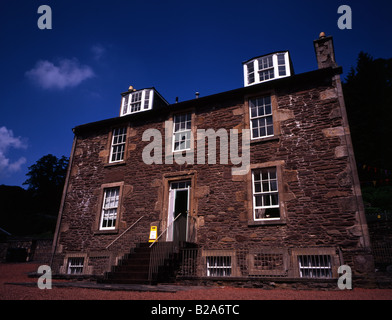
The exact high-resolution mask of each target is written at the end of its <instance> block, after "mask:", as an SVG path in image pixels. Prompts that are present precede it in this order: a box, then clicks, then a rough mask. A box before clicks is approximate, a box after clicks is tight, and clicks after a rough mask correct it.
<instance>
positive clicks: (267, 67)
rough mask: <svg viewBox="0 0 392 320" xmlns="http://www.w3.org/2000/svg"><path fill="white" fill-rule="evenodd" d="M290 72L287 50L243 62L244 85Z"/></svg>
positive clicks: (285, 75)
mask: <svg viewBox="0 0 392 320" xmlns="http://www.w3.org/2000/svg"><path fill="white" fill-rule="evenodd" d="M291 73H292V72H291V64H290V58H289V53H288V51H283V52H276V53H273V54H269V55H266V56H261V57H256V58H253V59H251V60H248V61H246V62H244V84H245V86H250V85H253V84H257V83H260V82H264V81H268V80H273V79H278V78H282V77H287V76H290V75H291Z"/></svg>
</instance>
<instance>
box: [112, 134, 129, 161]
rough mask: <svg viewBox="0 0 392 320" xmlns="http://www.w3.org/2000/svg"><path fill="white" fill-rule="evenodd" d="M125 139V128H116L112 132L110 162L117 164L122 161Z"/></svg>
mask: <svg viewBox="0 0 392 320" xmlns="http://www.w3.org/2000/svg"><path fill="white" fill-rule="evenodd" d="M126 138H127V128H126V127H124V128H116V129H114V130H113V136H112V148H111V153H110V162H118V161H122V160H124V152H125V143H126Z"/></svg>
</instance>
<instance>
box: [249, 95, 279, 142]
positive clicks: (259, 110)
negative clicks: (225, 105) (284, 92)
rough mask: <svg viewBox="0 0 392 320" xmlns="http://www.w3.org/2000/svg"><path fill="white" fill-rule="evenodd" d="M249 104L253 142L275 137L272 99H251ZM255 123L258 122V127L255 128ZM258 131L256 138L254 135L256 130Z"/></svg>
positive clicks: (267, 97)
mask: <svg viewBox="0 0 392 320" xmlns="http://www.w3.org/2000/svg"><path fill="white" fill-rule="evenodd" d="M266 99H268V100H266ZM268 101H269V102H268ZM248 104H249V122H250V132H251V140H254V139H262V138H267V137H272V136H274V119H273V114H272V97H271V96H264V97H256V98H251V99H249V100H248ZM254 122H257V127H255V126H254ZM256 129H257V132H258V135H257V136H255V134H254V130H256ZM263 129H264V130H265V134H264V135H262V130H263ZM271 129H272V131H271Z"/></svg>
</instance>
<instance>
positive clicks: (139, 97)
mask: <svg viewBox="0 0 392 320" xmlns="http://www.w3.org/2000/svg"><path fill="white" fill-rule="evenodd" d="M153 95H154V90H153V89H143V90H138V91H135V92H131V93H129V94H127V95H125V96H124V97H123V99H122V104H121V115H122V116H125V115H127V114H133V113H138V112H143V111H146V110H150V109H152V103H153ZM138 104H139V107H138V108H137V110H132V108H134V107H135V106H137V105H138Z"/></svg>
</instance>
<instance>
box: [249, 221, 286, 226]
mask: <svg viewBox="0 0 392 320" xmlns="http://www.w3.org/2000/svg"><path fill="white" fill-rule="evenodd" d="M284 224H286V220H284V219H277V220H258V221H255V220H248V227H257V226H266V225H267V226H269V225H284Z"/></svg>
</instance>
